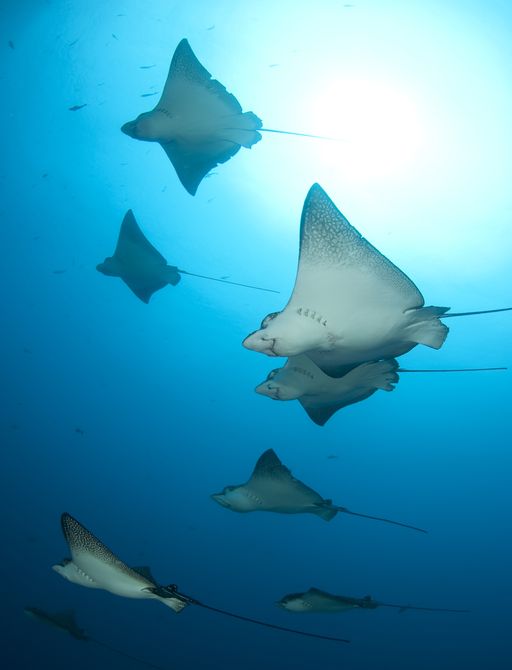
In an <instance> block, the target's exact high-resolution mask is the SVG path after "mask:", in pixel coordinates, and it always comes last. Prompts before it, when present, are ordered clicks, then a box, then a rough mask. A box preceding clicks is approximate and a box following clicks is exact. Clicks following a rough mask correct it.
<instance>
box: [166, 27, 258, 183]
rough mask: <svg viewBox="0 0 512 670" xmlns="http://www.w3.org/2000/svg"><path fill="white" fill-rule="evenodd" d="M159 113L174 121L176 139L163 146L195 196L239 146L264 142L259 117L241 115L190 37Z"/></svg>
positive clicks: (179, 55)
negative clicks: (214, 171) (212, 173)
mask: <svg viewBox="0 0 512 670" xmlns="http://www.w3.org/2000/svg"><path fill="white" fill-rule="evenodd" d="M156 110H158V111H159V112H161V113H162V114H166V115H168V116H169V117H170V118H172V119H173V123H174V125H175V127H176V132H175V133H174V134H175V138H174V139H173V141H172V142H165V143H164V142H162V146H163V148H164V149H165V152H166V153H167V155H168V157H169V159H170V160H171V162H172V164H173V166H174V168H175V170H176V172H177V174H178V177H179V179H180V181H181V183H182V184H183V186H184V187H185V188H186V189H187V191H188V192H189V193H190V194H191V195H194V194H195V193H196V191H197V187H198V186H199V184H200V183H201V180H202V179H203V178H204V177H205V176H206V174H207V173H208V172H209V171H210V170H212V169H213V168H214V167H216V166H217V165H218V164H219V163H225V162H226V161H228V160H229V159H230V158H231V157H232V156H234V155H235V154H236V153H237V151H238V150H239V149H240V146H245V147H251V146H252V145H253V144H254V143H255V142H258V141H259V140H260V139H261V135H260V134H259V133H258V132H257V129H258V128H261V125H262V124H261V121H260V119H258V117H257V116H256V115H255V114H253V113H252V112H246V113H245V114H244V113H243V112H242V107H241V106H240V103H239V102H238V100H237V99H236V98H235V96H233V95H231V94H230V93H228V92H227V91H226V89H225V87H224V86H223V85H222V84H221V83H220V82H218V81H216V80H215V79H212V78H211V74H210V73H209V72H208V70H206V68H204V67H203V66H202V65H201V63H200V62H199V61H198V59H197V58H196V56H195V54H194V52H193V51H192V49H191V48H190V45H189V43H188V41H187V40H185V39H184V40H181V42H180V43H179V45H178V47H177V48H176V51H175V53H174V56H173V58H172V62H171V67H170V69H169V75H168V77H167V81H166V84H165V87H164V90H163V93H162V97H161V99H160V102H159V103H158V105H157V107H156ZM180 127H181V130H180Z"/></svg>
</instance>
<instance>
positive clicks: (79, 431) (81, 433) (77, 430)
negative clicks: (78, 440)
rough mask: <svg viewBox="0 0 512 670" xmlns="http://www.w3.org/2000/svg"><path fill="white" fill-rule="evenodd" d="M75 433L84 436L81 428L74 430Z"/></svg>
mask: <svg viewBox="0 0 512 670" xmlns="http://www.w3.org/2000/svg"><path fill="white" fill-rule="evenodd" d="M75 433H78V435H85V430H84V429H83V428H75Z"/></svg>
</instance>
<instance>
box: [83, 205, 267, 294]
mask: <svg viewBox="0 0 512 670" xmlns="http://www.w3.org/2000/svg"><path fill="white" fill-rule="evenodd" d="M96 269H97V270H98V271H99V272H101V273H102V274H104V275H108V276H109V277H120V278H121V279H122V280H123V281H124V283H125V284H126V285H127V286H128V288H129V289H130V290H131V291H132V292H133V293H135V295H136V296H137V298H140V300H142V302H145V303H146V304H147V303H149V301H150V299H151V296H152V295H153V293H155V292H156V291H159V290H160V289H162V288H164V287H165V286H168V285H169V284H171V285H172V286H176V284H177V283H178V282H179V281H180V280H181V277H180V275H181V274H186V275H190V276H192V277H200V278H201V279H209V280H211V281H218V282H222V283H223V284H232V285H234V286H242V287H244V288H252V289H257V290H259V291H269V292H271V293H278V291H273V290H272V289H266V288H261V287H260V286H250V285H249V284H239V283H238V282H233V281H228V280H227V279H217V278H215V277H207V276H205V275H198V274H194V273H193V272H187V271H186V270H181V269H179V268H177V267H176V266H174V265H167V261H166V260H165V258H164V257H163V256H162V254H161V253H160V252H159V251H157V250H156V249H155V247H154V246H153V245H152V244H151V243H150V242H149V241H148V240H147V238H146V237H145V236H144V234H143V232H142V231H141V229H140V228H139V225H138V224H137V221H136V220H135V216H134V215H133V212H132V210H131V209H129V210H128V211H127V212H126V214H125V216H124V219H123V221H122V223H121V229H120V231H119V238H118V240H117V246H116V248H115V251H114V255H113V256H109V257H108V258H106V259H105V260H104V261H103V263H100V264H99V265H97V266H96Z"/></svg>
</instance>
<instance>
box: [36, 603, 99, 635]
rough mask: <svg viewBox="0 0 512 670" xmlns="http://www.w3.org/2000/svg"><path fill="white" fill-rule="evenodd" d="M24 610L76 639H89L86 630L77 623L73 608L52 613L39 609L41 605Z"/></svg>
mask: <svg viewBox="0 0 512 670" xmlns="http://www.w3.org/2000/svg"><path fill="white" fill-rule="evenodd" d="M23 611H24V612H25V614H27V615H28V616H29V617H31V618H32V619H36V620H37V621H40V622H41V623H45V624H47V625H49V626H52V627H53V628H57V629H59V630H62V631H64V632H66V633H69V634H70V635H71V637H74V638H75V639H76V640H88V639H89V637H88V636H87V635H86V634H85V631H84V630H83V629H82V628H80V627H79V626H78V624H77V623H76V621H75V613H74V611H73V610H65V611H64V612H55V613H52V612H45V611H44V610H42V609H39V607H25V609H24V610H23Z"/></svg>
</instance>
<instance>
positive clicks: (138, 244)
mask: <svg viewBox="0 0 512 670" xmlns="http://www.w3.org/2000/svg"><path fill="white" fill-rule="evenodd" d="M114 258H116V259H117V260H118V261H119V262H121V263H123V265H126V266H127V267H131V266H134V265H135V266H139V265H140V264H141V262H143V263H151V264H153V265H162V266H166V265H167V261H166V260H165V258H164V257H163V256H162V254H161V253H160V252H159V251H157V249H155V247H154V246H153V245H152V244H151V242H150V241H149V240H148V239H147V237H146V236H145V235H144V233H143V232H142V230H141V229H140V227H139V224H138V223H137V221H136V219H135V216H134V214H133V211H132V210H131V209H129V210H128V211H127V212H126V214H125V215H124V218H123V221H122V223H121V229H120V231H119V237H118V240H117V245H116V249H115V251H114Z"/></svg>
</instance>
